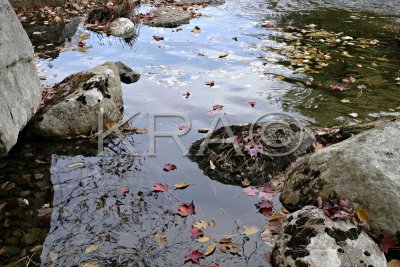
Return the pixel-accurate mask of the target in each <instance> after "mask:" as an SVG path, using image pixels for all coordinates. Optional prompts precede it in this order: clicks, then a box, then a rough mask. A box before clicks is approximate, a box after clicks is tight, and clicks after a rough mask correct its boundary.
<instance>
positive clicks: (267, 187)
mask: <svg viewBox="0 0 400 267" xmlns="http://www.w3.org/2000/svg"><path fill="white" fill-rule="evenodd" d="M263 192H265V193H274V192H275V188H274V186H273V185H272V183H271V182H268V183H265V184H264V186H263Z"/></svg>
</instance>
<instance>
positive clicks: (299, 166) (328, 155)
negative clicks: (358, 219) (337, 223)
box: [281, 122, 400, 234]
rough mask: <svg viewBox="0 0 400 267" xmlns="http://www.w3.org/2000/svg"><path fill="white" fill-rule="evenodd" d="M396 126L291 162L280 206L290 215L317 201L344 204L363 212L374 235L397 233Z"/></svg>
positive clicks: (399, 150) (399, 144)
mask: <svg viewBox="0 0 400 267" xmlns="http://www.w3.org/2000/svg"><path fill="white" fill-rule="evenodd" d="M399 136H400V122H392V123H388V124H386V125H384V126H381V127H378V128H375V129H372V130H368V131H366V132H364V133H361V134H358V135H356V136H354V137H351V138H349V139H347V140H346V141H343V142H341V143H338V144H335V145H332V146H330V147H327V148H324V149H322V150H320V151H318V152H317V153H315V154H313V155H309V156H306V157H304V158H302V159H300V160H299V161H298V162H296V165H295V166H294V167H293V168H292V169H291V170H289V171H288V173H287V177H286V181H285V185H284V188H283V192H282V195H281V201H282V203H283V205H284V206H285V207H286V208H288V209H289V210H297V209H300V208H301V207H303V206H306V205H310V204H311V205H312V204H316V201H317V197H318V196H321V197H322V198H324V199H337V198H339V199H349V200H350V201H351V202H352V204H353V206H354V207H355V208H358V207H360V208H364V209H367V211H368V213H369V217H370V226H371V228H372V229H373V230H374V231H378V232H381V231H382V232H384V233H388V234H395V233H396V232H397V231H399V230H400V220H399V219H398V218H400V166H399V163H400V139H399Z"/></svg>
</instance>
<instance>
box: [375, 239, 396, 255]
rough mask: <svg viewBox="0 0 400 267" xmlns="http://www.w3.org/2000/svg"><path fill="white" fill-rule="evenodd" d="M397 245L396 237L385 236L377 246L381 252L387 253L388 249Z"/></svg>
mask: <svg viewBox="0 0 400 267" xmlns="http://www.w3.org/2000/svg"><path fill="white" fill-rule="evenodd" d="M396 244H397V241H396V237H395V236H393V235H385V236H384V237H383V238H382V240H381V243H380V244H379V246H380V248H381V249H382V251H383V252H385V253H388V252H389V249H391V248H394V247H395V246H396Z"/></svg>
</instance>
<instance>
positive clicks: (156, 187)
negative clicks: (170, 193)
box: [153, 183, 169, 192]
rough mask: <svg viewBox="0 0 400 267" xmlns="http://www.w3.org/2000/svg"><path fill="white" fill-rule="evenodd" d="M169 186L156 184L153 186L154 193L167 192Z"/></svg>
mask: <svg viewBox="0 0 400 267" xmlns="http://www.w3.org/2000/svg"><path fill="white" fill-rule="evenodd" d="M168 187H169V186H168V184H162V183H155V184H153V191H155V192H165V191H167V190H168Z"/></svg>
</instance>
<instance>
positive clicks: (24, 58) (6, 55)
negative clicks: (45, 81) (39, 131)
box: [0, 0, 41, 156]
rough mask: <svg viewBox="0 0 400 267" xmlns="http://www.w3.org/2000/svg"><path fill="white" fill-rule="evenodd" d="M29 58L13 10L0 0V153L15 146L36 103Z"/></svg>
mask: <svg viewBox="0 0 400 267" xmlns="http://www.w3.org/2000/svg"><path fill="white" fill-rule="evenodd" d="M32 59H33V48H32V44H31V42H30V41H29V38H28V36H27V34H26V33H25V31H24V29H23V28H22V25H21V23H20V22H19V20H18V18H17V16H16V14H15V12H14V10H13V9H12V7H11V5H10V4H9V2H8V1H7V0H0V156H3V155H5V154H6V153H7V152H8V151H9V150H10V149H11V148H12V147H13V146H14V145H15V143H16V142H17V139H18V134H19V132H20V130H21V129H22V128H23V127H24V126H25V125H26V123H27V122H28V120H29V119H30V118H31V117H32V116H33V115H34V114H35V112H36V110H37V108H38V107H39V104H40V99H41V89H40V84H39V80H38V78H37V76H36V70H35V66H34V64H33V63H32Z"/></svg>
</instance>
